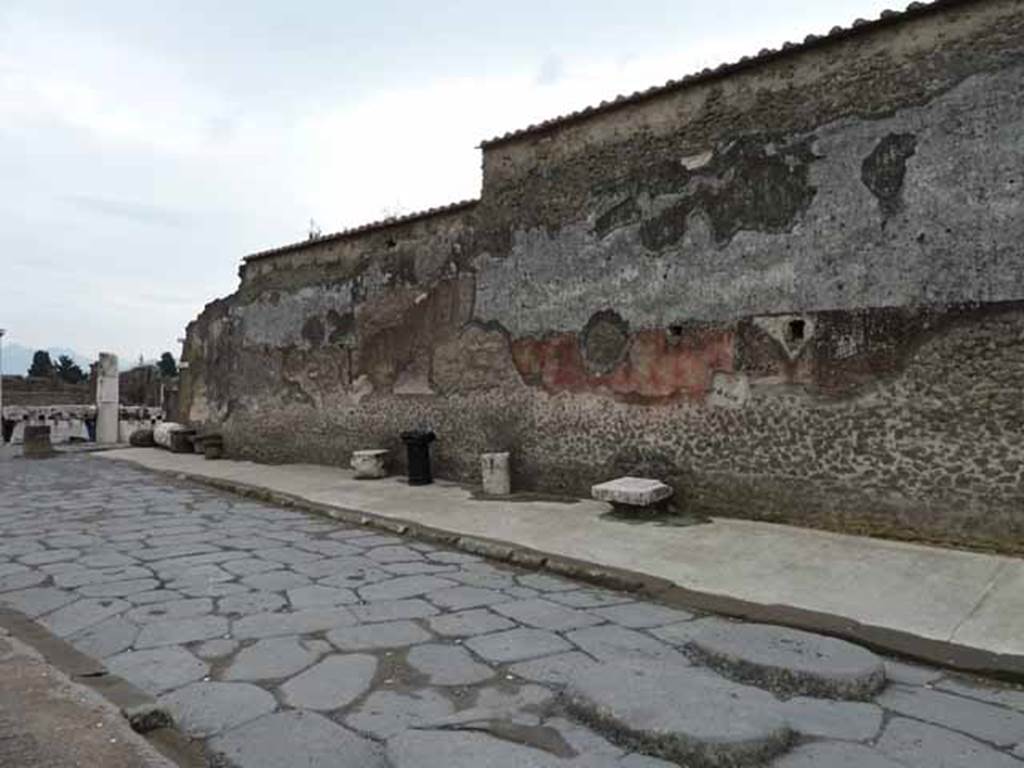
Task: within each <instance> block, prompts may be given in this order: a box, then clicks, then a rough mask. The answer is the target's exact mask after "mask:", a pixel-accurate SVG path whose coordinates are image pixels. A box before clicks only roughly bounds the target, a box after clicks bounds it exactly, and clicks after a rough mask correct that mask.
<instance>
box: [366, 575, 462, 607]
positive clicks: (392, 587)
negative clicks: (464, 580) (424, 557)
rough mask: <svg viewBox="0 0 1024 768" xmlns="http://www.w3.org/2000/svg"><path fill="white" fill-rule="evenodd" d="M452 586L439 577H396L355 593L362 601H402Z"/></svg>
mask: <svg viewBox="0 0 1024 768" xmlns="http://www.w3.org/2000/svg"><path fill="white" fill-rule="evenodd" d="M452 586H455V582H453V581H450V580H449V579H443V578H441V577H440V576H396V577H394V578H392V579H390V580H388V581H381V582H378V583H376V584H370V585H368V586H365V587H360V588H359V589H357V590H356V591H357V592H358V594H359V597H361V598H362V599H363V600H367V601H371V602H375V601H378V600H404V599H405V598H409V597H417V596H419V595H423V594H425V593H427V592H435V591H437V590H440V589H445V588H447V587H452Z"/></svg>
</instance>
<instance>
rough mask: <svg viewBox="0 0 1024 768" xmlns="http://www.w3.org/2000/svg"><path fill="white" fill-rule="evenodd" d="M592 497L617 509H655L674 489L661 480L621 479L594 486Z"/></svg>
mask: <svg viewBox="0 0 1024 768" xmlns="http://www.w3.org/2000/svg"><path fill="white" fill-rule="evenodd" d="M590 495H591V496H593V497H594V498H595V499H597V500H598V501H606V502H608V503H609V504H612V505H614V506H616V507H631V508H644V507H654V506H656V505H658V504H660V503H661V502H664V501H665V500H667V499H668V498H669V497H670V496H671V495H672V488H671V487H669V486H667V485H665V483H663V482H661V481H660V480H651V479H649V478H645V477H628V476H627V477H619V478H616V479H615V480H609V481H608V482H606V483H599V484H597V485H595V486H592V487H591V489H590Z"/></svg>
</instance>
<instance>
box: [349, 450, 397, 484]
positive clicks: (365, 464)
mask: <svg viewBox="0 0 1024 768" xmlns="http://www.w3.org/2000/svg"><path fill="white" fill-rule="evenodd" d="M387 458H388V451H387V449H385V448H372V449H370V450H365V451H353V452H352V462H351V463H352V469H353V470H354V471H355V476H356V479H358V480H375V479H377V478H381V477H387V476H388V470H387V467H386V466H385V463H386V462H387Z"/></svg>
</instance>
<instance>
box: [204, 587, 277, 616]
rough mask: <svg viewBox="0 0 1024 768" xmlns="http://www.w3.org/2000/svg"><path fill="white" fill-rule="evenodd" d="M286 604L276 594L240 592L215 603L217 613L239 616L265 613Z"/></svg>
mask: <svg viewBox="0 0 1024 768" xmlns="http://www.w3.org/2000/svg"><path fill="white" fill-rule="evenodd" d="M286 602H287V601H286V600H285V599H284V598H283V597H282V596H281V595H279V594H277V593H276V592H242V593H240V594H237V595H228V596H227V597H222V598H220V599H219V600H218V601H217V613H220V614H225V615H236V614H237V615H240V616H244V615H246V614H250V613H266V612H268V611H276V610H277V609H278V608H282V607H284V605H285V603H286Z"/></svg>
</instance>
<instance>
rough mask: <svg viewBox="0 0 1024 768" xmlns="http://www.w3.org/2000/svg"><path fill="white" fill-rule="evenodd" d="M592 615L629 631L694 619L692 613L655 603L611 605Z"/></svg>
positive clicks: (597, 609) (596, 609) (597, 610)
mask: <svg viewBox="0 0 1024 768" xmlns="http://www.w3.org/2000/svg"><path fill="white" fill-rule="evenodd" d="M591 613H596V614H597V615H598V616H601V617H602V618H605V619H608V621H611V622H613V623H615V624H618V625H619V626H622V627H628V628H629V629H648V628H650V627H660V626H664V625H665V624H674V623H677V622H681V621H689V620H690V619H692V618H693V614H692V613H687V612H686V611H680V610H678V609H675V608H666V607H665V606H663V605H656V604H654V603H625V604H624V605H611V606H608V607H605V608H594V609H593V610H592V611H591Z"/></svg>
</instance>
